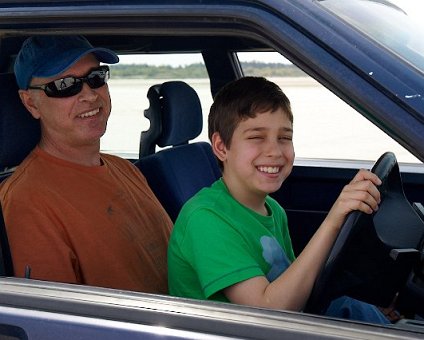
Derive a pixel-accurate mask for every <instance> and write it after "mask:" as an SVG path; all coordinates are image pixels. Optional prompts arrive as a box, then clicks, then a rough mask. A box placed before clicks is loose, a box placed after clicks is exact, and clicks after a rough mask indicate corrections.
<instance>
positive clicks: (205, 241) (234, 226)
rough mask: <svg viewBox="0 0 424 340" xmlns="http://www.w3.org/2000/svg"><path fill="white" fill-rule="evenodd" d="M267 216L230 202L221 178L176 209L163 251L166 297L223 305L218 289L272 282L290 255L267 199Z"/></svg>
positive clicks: (280, 215)
mask: <svg viewBox="0 0 424 340" xmlns="http://www.w3.org/2000/svg"><path fill="white" fill-rule="evenodd" d="M265 204H266V207H267V209H268V216H263V215H260V214H258V213H256V212H254V211H253V210H251V209H249V208H247V207H245V206H243V205H242V204H240V203H239V202H238V201H236V200H235V199H234V198H233V197H232V196H231V194H230V193H229V192H228V190H227V187H226V186H225V184H224V182H223V181H222V179H220V180H218V181H216V182H215V183H214V184H213V185H212V186H211V187H210V188H204V189H202V190H201V191H200V192H199V193H197V194H196V195H195V196H194V197H193V198H192V199H190V200H189V201H188V202H187V203H186V204H185V205H184V207H183V208H182V210H181V212H180V215H179V216H178V219H177V221H176V222H175V226H174V229H173V231H172V234H171V239H170V243H169V248H168V280H169V292H170V294H171V295H175V296H182V297H190V298H196V299H211V300H217V301H228V300H227V299H226V297H225V296H224V294H223V293H222V289H224V288H226V287H229V286H231V285H233V284H235V283H238V282H241V281H244V280H247V279H250V278H252V277H255V276H266V277H267V278H268V280H269V281H273V280H275V279H276V278H277V277H278V276H279V275H280V274H281V273H282V272H283V271H284V270H285V269H287V267H288V266H289V265H290V264H291V262H292V261H294V259H295V256H294V253H293V248H292V245H291V240H290V235H289V231H288V227H287V216H286V213H285V211H284V210H283V208H282V207H281V206H280V205H279V204H278V203H277V202H276V201H275V200H274V199H272V198H271V197H269V196H268V197H267V198H266V201H265Z"/></svg>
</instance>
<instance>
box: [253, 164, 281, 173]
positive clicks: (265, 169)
mask: <svg viewBox="0 0 424 340" xmlns="http://www.w3.org/2000/svg"><path fill="white" fill-rule="evenodd" d="M258 169H259V171H261V172H266V173H269V174H276V173H277V172H278V171H279V170H280V168H279V167H278V166H260V167H259V168H258Z"/></svg>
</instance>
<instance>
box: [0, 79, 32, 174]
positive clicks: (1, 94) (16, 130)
mask: <svg viewBox="0 0 424 340" xmlns="http://www.w3.org/2000/svg"><path fill="white" fill-rule="evenodd" d="M0 103H1V105H0V180H2V179H3V178H4V177H5V176H4V174H2V173H3V172H8V171H10V170H11V169H13V168H14V167H16V166H17V165H19V164H20V163H21V162H22V160H23V159H24V158H25V157H26V156H27V155H28V154H29V152H30V151H31V150H32V149H33V148H34V147H35V145H36V144H37V143H38V141H39V140H40V123H39V121H38V120H36V119H34V118H33V117H32V116H31V114H30V113H29V112H28V111H27V109H26V108H25V107H24V105H23V104H22V102H21V99H20V98H19V94H18V85H17V84H16V79H15V75H14V74H13V73H3V74H0Z"/></svg>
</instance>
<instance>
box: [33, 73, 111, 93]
mask: <svg viewBox="0 0 424 340" xmlns="http://www.w3.org/2000/svg"><path fill="white" fill-rule="evenodd" d="M109 76H110V74H109V66H107V65H102V66H99V67H96V68H93V69H91V70H90V72H89V73H88V74H87V75H86V76H84V77H80V78H77V77H72V76H70V77H65V78H60V79H56V80H53V81H51V82H50V83H47V84H44V85H37V86H29V87H28V88H29V89H32V90H43V91H44V93H45V94H46V95H47V97H54V98H65V97H72V96H75V95H76V94H78V93H80V92H81V90H82V86H83V84H84V82H86V83H87V84H88V86H90V87H91V88H92V89H98V88H99V87H102V86H103V85H104V84H106V83H107V81H108V79H109Z"/></svg>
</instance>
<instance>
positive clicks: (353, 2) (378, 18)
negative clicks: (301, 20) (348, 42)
mask: <svg viewBox="0 0 424 340" xmlns="http://www.w3.org/2000/svg"><path fill="white" fill-rule="evenodd" d="M320 3H321V4H322V5H323V6H324V7H326V8H327V9H329V10H331V11H332V12H334V13H335V14H336V15H338V16H339V17H341V18H343V19H344V20H345V21H347V22H348V23H349V24H351V25H352V26H354V27H356V28H357V29H359V30H360V31H361V32H363V33H364V34H366V35H368V36H369V37H370V38H372V39H373V40H375V41H376V42H378V43H380V44H381V45H383V46H384V47H386V48H387V49H389V50H391V51H392V52H393V53H395V54H397V55H398V56H399V57H401V58H402V59H404V60H405V61H406V62H408V63H410V64H411V65H413V66H414V67H416V68H417V69H418V70H420V71H421V72H424V22H423V21H424V20H423V17H424V13H423V11H424V1H417V0H413V1H408V0H398V1H396V0H391V1H386V0H348V1H346V0H321V1H320Z"/></svg>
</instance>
